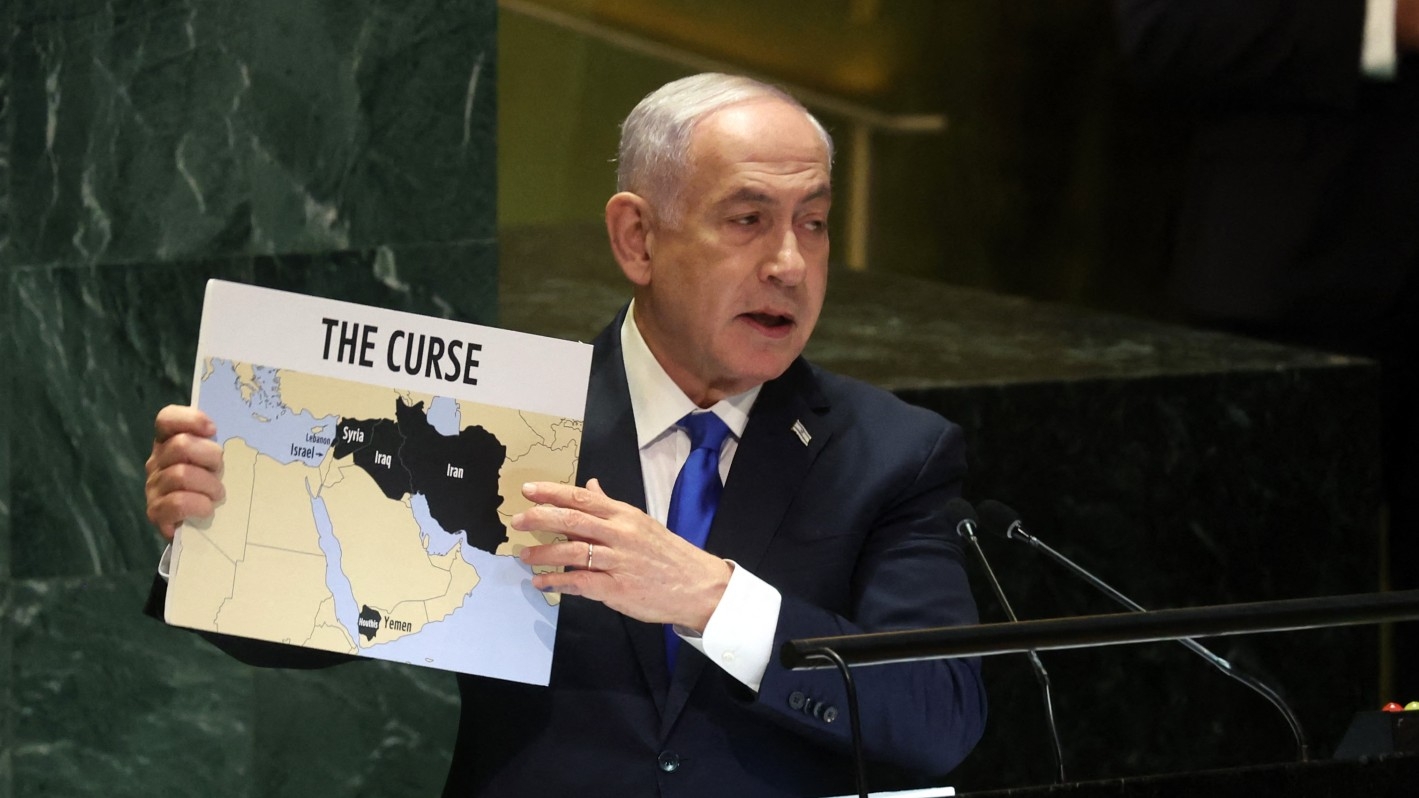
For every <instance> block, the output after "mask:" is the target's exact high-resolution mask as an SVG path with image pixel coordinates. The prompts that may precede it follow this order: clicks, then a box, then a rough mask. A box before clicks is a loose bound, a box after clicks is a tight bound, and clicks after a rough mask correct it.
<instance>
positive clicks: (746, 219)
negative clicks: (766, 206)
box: [730, 213, 759, 227]
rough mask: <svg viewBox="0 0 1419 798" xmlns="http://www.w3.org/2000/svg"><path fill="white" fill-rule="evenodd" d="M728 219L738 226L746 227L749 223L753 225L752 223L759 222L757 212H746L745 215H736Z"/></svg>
mask: <svg viewBox="0 0 1419 798" xmlns="http://www.w3.org/2000/svg"><path fill="white" fill-rule="evenodd" d="M730 221H731V222H733V223H734V224H737V225H739V226H740V227H748V226H749V225H753V224H758V223H759V214H757V213H751V214H747V215H745V216H736V217H734V218H733V219H731V220H730Z"/></svg>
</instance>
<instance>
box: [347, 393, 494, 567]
mask: <svg viewBox="0 0 1419 798" xmlns="http://www.w3.org/2000/svg"><path fill="white" fill-rule="evenodd" d="M396 401H397V406H396V408H395V418H396V419H397V421H396V423H394V424H391V423H390V422H389V420H388V419H371V420H361V419H348V418H347V419H341V421H340V424H339V426H338V427H337V428H336V430H335V456H336V457H345V456H349V455H353V456H354V462H355V465H357V466H359V467H360V468H361V469H362V470H364V471H365V472H366V473H368V474H369V475H370V477H371V478H373V479H374V481H375V482H376V483H377V484H378V485H379V487H380V490H381V491H383V492H384V495H385V496H387V497H389V498H390V499H394V500H402V499H403V498H404V496H405V495H406V494H411V493H420V494H423V496H424V498H425V500H426V501H427V502H428V506H429V515H430V516H432V517H433V519H434V520H435V521H437V522H438V524H439V526H440V527H442V528H443V529H446V530H448V531H449V532H451V533H455V534H456V533H458V532H463V533H464V535H465V538H466V539H467V541H468V545H470V546H473V547H474V548H477V549H481V550H482V551H486V552H488V553H489V554H496V553H497V549H498V546H499V545H500V544H502V543H503V542H504V541H505V540H506V539H507V537H506V530H505V528H504V526H503V522H502V519H501V518H500V517H499V516H498V507H499V506H501V505H502V503H503V497H502V495H501V494H500V493H499V492H498V487H499V486H498V475H499V471H500V470H501V469H502V466H503V461H504V460H506V458H507V447H505V446H503V444H502V443H501V442H500V441H499V440H498V439H497V437H496V436H495V435H493V434H492V433H491V432H488V431H487V430H486V429H484V428H482V427H479V426H470V427H465V428H464V429H462V430H460V431H459V433H458V434H457V435H444V434H442V433H440V432H439V431H438V430H437V429H435V428H434V427H433V425H432V424H430V423H429V420H428V417H427V416H426V415H425V412H424V403H423V402H415V403H413V404H410V403H408V402H405V401H404V400H403V399H398V400H396Z"/></svg>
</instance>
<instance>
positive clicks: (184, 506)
mask: <svg viewBox="0 0 1419 798" xmlns="http://www.w3.org/2000/svg"><path fill="white" fill-rule="evenodd" d="M216 507H217V505H216V502H214V501H213V500H212V498H211V497H210V496H206V495H203V494H200V493H192V492H189V491H184V492H181V493H169V494H167V495H165V496H160V497H158V498H157V499H149V501H148V520H149V521H150V522H152V524H153V526H155V527H157V528H158V534H160V535H162V536H163V537H164V538H165V539H167V540H169V541H170V540H172V537H173V535H174V534H175V533H176V532H177V527H178V524H181V523H182V522H183V521H186V520H187V519H189V518H207V517H208V516H210V515H212V513H213V512H215V511H216Z"/></svg>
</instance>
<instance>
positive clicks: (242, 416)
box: [197, 358, 340, 467]
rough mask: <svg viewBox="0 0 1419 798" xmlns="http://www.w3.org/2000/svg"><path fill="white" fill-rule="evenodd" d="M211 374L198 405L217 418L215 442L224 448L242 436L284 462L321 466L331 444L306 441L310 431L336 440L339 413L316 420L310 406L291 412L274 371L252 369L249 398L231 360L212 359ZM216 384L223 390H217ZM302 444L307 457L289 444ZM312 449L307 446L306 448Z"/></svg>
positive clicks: (204, 384) (249, 442) (277, 375)
mask: <svg viewBox="0 0 1419 798" xmlns="http://www.w3.org/2000/svg"><path fill="white" fill-rule="evenodd" d="M211 362H212V373H211V374H209V375H207V378H206V379H205V380H203V381H202V388H203V390H202V391H201V394H200V396H199V397H198V401H197V406H198V407H199V408H201V410H202V412H204V413H206V414H207V415H209V416H211V417H212V420H214V421H216V422H217V443H219V444H221V445H223V446H225V445H226V443H227V440H228V439H230V438H241V439H242V440H243V441H245V442H246V445H247V446H250V447H251V448H253V449H255V450H256V451H258V452H261V453H262V454H264V455H266V456H267V457H270V458H271V459H272V460H275V461H276V462H278V463H280V464H281V465H286V464H287V463H294V462H297V461H299V462H302V463H305V464H306V465H308V466H312V467H314V466H318V465H320V463H321V461H322V460H324V459H325V454H326V452H327V451H329V449H330V446H329V445H328V444H320V443H313V442H309V441H307V440H306V434H307V433H311V432H316V430H317V429H318V430H319V432H318V433H317V434H318V435H319V436H320V437H323V438H326V439H333V438H334V436H335V425H336V423H337V422H338V421H339V420H340V419H339V417H338V416H323V417H319V418H317V417H316V416H313V415H311V413H310V411H309V410H302V411H301V412H299V413H292V412H291V410H290V408H288V407H286V406H285V405H283V404H281V378H280V376H279V374H278V373H277V370H276V369H273V368H267V367H265V366H255V367H253V369H252V371H253V372H254V373H255V375H256V379H255V380H254V381H255V383H256V385H257V386H258V389H257V390H254V391H253V392H252V395H251V397H250V399H244V398H243V397H242V390H241V378H240V377H238V376H237V373H236V369H234V368H233V367H232V363H231V361H230V360H222V359H219V358H212V361H211ZM214 388H216V389H219V390H213V389H214ZM292 441H296V442H302V443H303V444H304V446H303V447H302V449H303V451H306V452H309V453H310V456H309V457H298V456H294V455H292V454H291V442H292ZM305 447H309V448H305Z"/></svg>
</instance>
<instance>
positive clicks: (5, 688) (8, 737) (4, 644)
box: [0, 538, 19, 798]
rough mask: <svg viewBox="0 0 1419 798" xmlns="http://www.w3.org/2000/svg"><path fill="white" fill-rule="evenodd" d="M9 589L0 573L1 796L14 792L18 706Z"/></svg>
mask: <svg viewBox="0 0 1419 798" xmlns="http://www.w3.org/2000/svg"><path fill="white" fill-rule="evenodd" d="M3 543H4V539H3V538H0V545H3ZM11 588H12V584H11V582H10V580H9V579H8V578H7V577H4V576H0V798H10V796H11V795H13V794H14V792H13V787H14V767H13V766H12V763H11V752H12V751H13V750H14V747H15V715H16V714H17V712H18V709H19V705H18V704H17V703H16V701H15V690H14V686H15V677H14V673H15V655H14V648H15V645H14V625H13V624H11V623H10V621H9V618H10V613H11V609H10V595H11V592H12V590H11Z"/></svg>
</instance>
